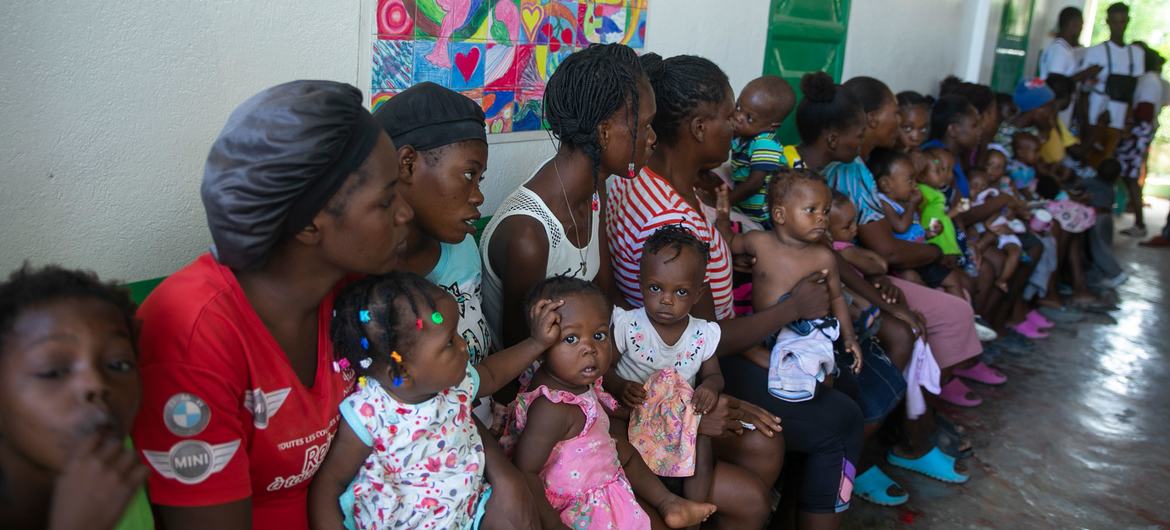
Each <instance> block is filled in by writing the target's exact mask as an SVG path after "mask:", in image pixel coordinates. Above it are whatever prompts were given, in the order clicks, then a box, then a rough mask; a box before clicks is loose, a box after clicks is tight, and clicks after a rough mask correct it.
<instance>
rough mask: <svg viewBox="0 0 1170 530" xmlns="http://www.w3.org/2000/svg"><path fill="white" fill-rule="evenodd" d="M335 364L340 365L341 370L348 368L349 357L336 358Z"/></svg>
mask: <svg viewBox="0 0 1170 530" xmlns="http://www.w3.org/2000/svg"><path fill="white" fill-rule="evenodd" d="M335 364H337V366H338V367H340V368H341V369H342V370H349V359H346V358H344V357H343V358H341V359H338V360H337V362H336V363H335Z"/></svg>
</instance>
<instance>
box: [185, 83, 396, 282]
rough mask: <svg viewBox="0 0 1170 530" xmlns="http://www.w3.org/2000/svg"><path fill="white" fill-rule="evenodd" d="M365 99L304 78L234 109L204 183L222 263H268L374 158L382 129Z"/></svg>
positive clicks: (341, 86)
mask: <svg viewBox="0 0 1170 530" xmlns="http://www.w3.org/2000/svg"><path fill="white" fill-rule="evenodd" d="M362 101H363V100H362V93H361V91H360V90H358V89H357V88H355V87H353V86H351V85H347V84H344V83H337V82H334V81H310V80H302V81H293V82H290V83H284V84H282V85H277V86H274V87H272V88H268V89H265V90H263V91H261V92H260V93H259V94H256V95H255V96H252V97H251V98H249V99H248V100H247V101H245V102H244V103H242V104H241V105H240V106H239V107H237V108H236V110H235V111H234V112H232V114H231V116H230V117H229V118H228V121H227V124H226V125H224V128H223V131H222V132H220V133H219V137H218V138H216V140H215V143H214V144H213V145H212V146H211V152H210V153H208V155H207V163H206V165H205V166H204V170H203V185H202V188H201V192H202V195H203V207H204V209H205V210H206V212H207V224H208V228H210V230H211V238H212V240H213V241H214V243H215V246H214V247H213V248H212V251H213V253H214V254H215V257H216V259H217V260H218V261H219V262H220V263H222V264H224V265H226V266H228V267H231V268H233V269H244V270H246V269H255V268H258V267H260V266H262V265H263V264H264V263H265V262H266V261H267V259H268V256H269V254H270V253H271V252H272V249H273V248H274V247H275V246H276V244H277V243H279V242H280V241H282V240H284V239H285V238H287V237H290V236H291V235H292V234H295V233H297V232H299V231H300V230H302V229H304V228H305V226H307V225H308V224H309V223H310V222H312V220H313V217H314V216H315V215H317V213H318V212H320V211H321V209H322V208H324V207H325V204H326V203H327V202H328V201H329V199H330V198H331V197H332V196H333V194H334V193H336V192H337V190H338V189H340V188H341V184H342V183H343V182H345V180H346V179H347V178H348V177H349V175H350V174H352V173H353V172H354V171H357V169H358V168H359V167H360V166H361V165H362V163H363V162H365V160H366V159H367V158H369V156H370V153H371V152H372V151H373V149H374V145H375V144H376V143H377V141H378V137H379V136H381V135H382V134H383V133H382V130H381V128H380V127H378V123H377V122H376V121H374V117H373V116H371V115H370V112H369V111H368V110H366V108H365V107H364V106H363V105H362Z"/></svg>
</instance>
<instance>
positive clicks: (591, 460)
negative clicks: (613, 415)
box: [513, 379, 650, 530]
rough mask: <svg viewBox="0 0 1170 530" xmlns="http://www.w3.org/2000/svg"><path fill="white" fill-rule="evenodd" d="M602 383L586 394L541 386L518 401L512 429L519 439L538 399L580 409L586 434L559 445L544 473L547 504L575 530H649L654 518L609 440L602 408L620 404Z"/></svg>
mask: <svg viewBox="0 0 1170 530" xmlns="http://www.w3.org/2000/svg"><path fill="white" fill-rule="evenodd" d="M600 382H601V380H600V379H599V380H598V384H596V385H594V388H591V389H590V390H589V391H588V392H585V393H584V394H573V393H572V392H566V391H563V390H549V388H548V387H546V386H544V385H541V386H540V387H539V388H537V389H535V390H532V391H530V392H526V393H524V394H521V395H519V396H517V397H516V403H515V411H514V412H513V416H514V424H513V427H514V429H515V432H516V434H519V433H520V432H522V431H523V430H524V426H525V424H526V423H527V422H528V408H529V407H530V406H532V404H533V403H535V402H536V400H537V399H540V398H544V399H547V400H549V401H551V402H553V403H564V404H570V405H577V406H578V407H581V412H583V413H585V428H584V429H582V430H581V434H579V435H577V436H576V437H574V438H569V439H568V440H562V441H560V442H558V443H557V445H556V446H554V447H553V450H552V453H551V454H549V457H548V462H546V463H545V464H544V469H542V470H541V472H540V478H541V480H543V481H544V496H545V498H547V499H548V502H549V504H551V505H552V507H553V509H554V510H557V511H559V512H560V513H561V522H563V523H565V524H566V525H567V526H569V528H572V529H574V530H583V529H601V528H620V529H622V530H643V529H646V530H648V529H649V528H650V518H649V517H648V516H647V515H646V512H644V511H642V507H641V506H639V505H638V501H637V499H636V498H635V497H634V490H633V488H631V487H630V481H629V480H628V479H626V474H625V472H624V471H622V466H621V462H620V461H618V453H617V444H615V443H614V440H613V438H612V437H611V436H610V435H609V416H607V415H606V414H605V411H604V410H601V407H600V405H601V404H604V405H605V406H606V407H607V408H609V409H614V408H616V407H617V401H615V400H614V399H613V396H610V395H609V394H607V393H605V391H603V390H601V388H600Z"/></svg>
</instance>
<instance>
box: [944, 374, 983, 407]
mask: <svg viewBox="0 0 1170 530" xmlns="http://www.w3.org/2000/svg"><path fill="white" fill-rule="evenodd" d="M968 394H970V395H972V396H975V397H973V398H969V397H967V395H968ZM938 397H939V399H942V400H943V401H946V402H947V403H950V404H952V405H957V406H960V407H978V406H979V405H982V404H983V398H980V397H979V396H977V395H975V392H974V391H972V390H971V387H968V386H967V385H966V384H965V383H963V380H962V379H959V378H957V377H956V378H954V379H951V382H949V383H947V384H945V385H943V387H942V392H940V393H939V394H938Z"/></svg>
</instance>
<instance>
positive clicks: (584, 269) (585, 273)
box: [552, 155, 589, 278]
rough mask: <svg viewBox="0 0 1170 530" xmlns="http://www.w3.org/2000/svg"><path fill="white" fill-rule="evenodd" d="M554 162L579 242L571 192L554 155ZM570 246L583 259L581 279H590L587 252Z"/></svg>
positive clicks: (570, 244) (572, 245)
mask: <svg viewBox="0 0 1170 530" xmlns="http://www.w3.org/2000/svg"><path fill="white" fill-rule="evenodd" d="M552 162H553V171H555V172H556V174H557V182H558V183H560V185H561V196H562V197H564V198H565V208H567V209H568V210H569V220H570V221H572V222H573V235H574V236H576V238H577V241H581V232H580V231H579V230H578V228H577V216H575V215H573V204H572V203H570V202H569V192H567V191H565V181H564V179H562V178H561V168H560V167H559V166H558V165H557V157H556V155H553V161H552ZM569 246H571V247H573V248H575V249H577V255H578V256H580V257H581V268H580V269H579V270H580V271H581V277H582V278H588V276H589V265H588V262H587V261H586V260H585V251H584V250H582V249H581V248H580V247H578V246H577V245H575V244H573V242H572V241H570V242H569ZM585 246H586V247H588V246H589V244H588V243H586V244H585Z"/></svg>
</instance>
